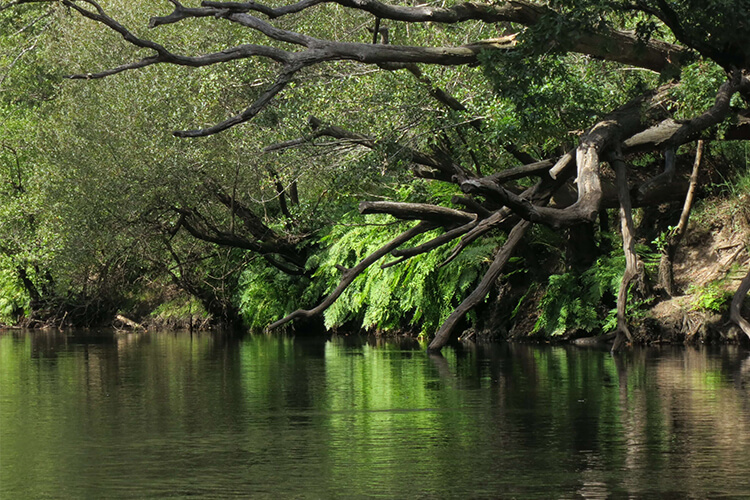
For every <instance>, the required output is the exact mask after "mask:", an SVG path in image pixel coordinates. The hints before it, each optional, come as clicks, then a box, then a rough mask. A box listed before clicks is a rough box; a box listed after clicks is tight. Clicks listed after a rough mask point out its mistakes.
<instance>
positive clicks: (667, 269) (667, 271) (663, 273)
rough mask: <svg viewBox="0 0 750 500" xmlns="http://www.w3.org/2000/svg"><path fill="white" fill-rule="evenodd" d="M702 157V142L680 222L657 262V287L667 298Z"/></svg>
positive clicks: (669, 237)
mask: <svg viewBox="0 0 750 500" xmlns="http://www.w3.org/2000/svg"><path fill="white" fill-rule="evenodd" d="M702 157H703V141H698V144H697V146H696V149H695V161H694V162H693V171H692V172H691V174H690V186H689V187H688V192H687V195H686V196H685V203H684V204H683V206H682V213H681V214H680V221H679V222H678V223H677V227H675V229H674V231H673V232H672V234H670V235H669V236H668V237H667V242H666V244H665V245H664V248H663V249H662V253H661V259H660V260H659V286H660V287H661V288H662V290H664V291H665V292H666V293H667V294H668V295H669V296H673V295H674V294H675V290H674V272H673V262H674V256H675V253H676V252H677V247H678V246H679V244H680V242H681V241H682V238H683V236H685V231H686V230H687V225H688V220H689V219H690V210H691V209H692V207H693V198H694V197H695V189H696V187H697V186H698V170H699V167H700V164H701V158H702Z"/></svg>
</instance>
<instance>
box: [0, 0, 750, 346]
mask: <svg viewBox="0 0 750 500" xmlns="http://www.w3.org/2000/svg"><path fill="white" fill-rule="evenodd" d="M0 9H1V10H0V61H1V62H0V199H1V201H0V323H4V324H6V325H8V326H13V325H20V326H27V327H44V326H48V327H49V326H54V327H63V326H95V325H111V324H113V323H114V324H120V325H123V324H127V326H129V327H140V326H141V325H159V326H170V325H171V326H189V327H191V328H193V327H207V326H218V325H221V326H224V327H236V328H256V329H269V330H277V329H282V328H293V329H295V331H298V332H305V331H312V330H320V329H323V328H325V329H342V330H348V331H351V330H358V329H365V330H370V331H375V332H379V333H385V332H410V333H413V334H415V335H420V336H422V337H423V338H424V339H425V340H430V344H429V347H430V349H440V348H441V347H442V346H444V345H445V344H446V343H447V342H449V341H450V340H452V339H455V338H457V337H458V336H461V335H463V336H471V335H478V336H482V335H492V336H499V337H514V338H520V337H528V336H532V337H535V338H545V339H549V338H576V337H588V336H594V335H600V336H603V337H605V338H608V339H610V340H611V339H614V345H613V349H618V348H619V347H620V346H622V345H623V344H624V343H625V342H629V341H630V342H632V341H634V340H635V341H638V340H643V339H646V338H649V335H651V336H652V337H651V338H653V335H654V334H656V335H657V336H658V335H661V336H666V337H668V338H670V339H671V338H672V337H670V335H671V334H670V333H669V332H672V331H674V332H677V331H679V332H678V333H681V334H683V335H684V336H687V337H690V336H695V335H696V334H697V333H698V332H703V333H705V331H706V328H707V327H706V325H707V324H709V323H711V322H713V323H712V324H714V325H718V326H717V328H719V329H721V330H722V332H726V331H729V330H732V329H731V328H730V329H729V330H728V326H727V325H728V323H729V321H730V320H731V321H732V322H733V323H734V325H735V326H734V327H732V328H733V331H734V335H735V338H737V333H738V332H744V333H745V334H747V335H748V336H750V324H749V323H747V322H746V321H745V320H744V319H743V318H742V306H743V300H744V299H745V296H746V294H747V291H748V289H749V288H750V273H747V271H748V265H750V262H749V261H748V252H747V243H748V241H747V234H748V233H747V229H748V227H749V226H750V210H748V207H747V199H748V196H749V195H750V172H748V156H749V155H750V147H749V146H748V144H749V143H748V139H750V73H748V71H750V43H748V42H750V40H748V35H747V34H748V33H749V32H750V5H749V4H748V3H747V2H746V1H744V0H711V1H709V2H703V1H701V2H699V1H697V0H568V1H547V2H529V1H523V0H511V1H499V2H488V3H473V2H471V3H459V2H434V3H427V4H418V3H413V2H404V3H402V4H399V5H397V4H390V3H383V2H380V1H376V0H301V1H299V2H297V3H285V2H271V3H268V4H266V3H256V2H244V3H242V2H215V1H208V0H206V1H203V2H201V3H200V4H197V3H196V4H195V5H183V4H181V3H180V2H178V1H177V0H170V1H169V2H158V3H157V2H142V1H135V2H123V1H120V0H112V1H107V2H102V3H97V2H95V1H93V0H61V1H45V0H16V1H14V2H10V3H6V4H4V5H2V7H0ZM746 273H747V274H746ZM665 332H666V333H665ZM722 335H726V334H725V333H722ZM743 336H744V335H743Z"/></svg>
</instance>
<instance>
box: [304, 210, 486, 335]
mask: <svg viewBox="0 0 750 500" xmlns="http://www.w3.org/2000/svg"><path fill="white" fill-rule="evenodd" d="M389 220H392V219H390V218H389V217H387V216H368V217H367V218H366V219H365V221H366V224H362V225H353V226H347V225H340V226H337V227H336V228H334V229H333V230H332V231H331V233H330V234H329V235H328V236H327V237H326V238H325V240H324V243H328V244H329V246H327V248H326V250H325V252H324V255H323V257H322V259H321V262H320V267H319V269H318V272H317V273H316V277H317V278H321V277H322V278H324V279H325V280H326V281H327V282H328V287H329V289H332V288H333V287H335V286H336V285H337V284H338V282H339V279H340V271H339V270H338V269H336V265H337V264H341V263H344V265H346V266H347V267H350V266H353V265H354V264H356V262H358V261H359V260H361V259H362V258H364V257H365V256H367V255H369V254H370V253H372V252H374V251H375V250H377V249H378V248H380V247H381V246H383V245H384V244H385V243H387V242H388V241H389V240H391V239H392V238H394V237H395V236H396V235H398V234H399V233H401V232H403V231H404V230H405V229H406V228H407V223H402V222H399V223H392V224H388V221H389ZM435 235H436V233H435V232H430V233H426V234H425V235H422V236H421V237H420V238H415V239H414V240H412V241H411V242H409V243H408V244H409V245H414V246H416V245H419V244H420V243H423V242H425V241H427V240H429V239H431V238H433V237H435ZM499 243H500V240H486V241H484V242H480V243H478V244H475V245H473V246H471V247H469V248H467V249H466V250H464V251H463V252H462V253H461V254H460V255H459V256H458V257H457V258H456V259H455V260H454V261H453V262H451V263H450V264H449V265H447V266H445V267H440V264H441V263H442V262H443V260H445V258H446V257H447V256H448V255H449V254H450V252H451V251H452V250H453V245H446V246H445V247H442V248H439V249H436V250H434V251H432V252H430V253H426V254H422V255H418V256H416V257H413V258H411V259H408V260H407V261H405V262H403V263H400V264H398V265H396V266H392V267H388V268H386V269H382V268H381V267H380V265H378V264H375V265H373V266H370V268H368V269H367V270H366V271H365V272H364V273H362V274H361V275H360V276H359V277H358V278H357V279H356V280H355V281H354V283H352V284H351V285H350V286H349V288H348V289H347V290H346V291H345V292H344V293H343V294H342V296H341V297H340V298H339V300H337V301H336V302H335V303H334V304H333V305H332V306H331V307H330V308H329V309H328V310H327V311H326V313H325V323H326V326H327V327H328V328H333V327H337V326H340V325H343V324H345V323H347V322H350V321H354V322H356V324H358V325H359V326H361V327H362V328H365V329H377V330H393V329H400V328H404V327H405V326H409V327H412V328H415V329H418V330H420V331H421V332H427V331H430V330H434V329H436V328H437V327H438V326H439V325H440V324H441V323H442V322H443V321H444V320H445V319H446V318H447V317H448V315H449V314H450V313H451V312H452V311H453V309H454V308H455V307H456V306H457V305H458V304H459V303H460V302H461V300H463V298H464V297H465V296H466V294H467V293H468V291H469V290H470V289H471V288H472V287H473V286H474V285H475V284H476V283H477V281H478V280H479V279H480V278H481V273H482V271H483V269H484V268H485V267H486V264H487V262H488V259H489V258H490V257H491V255H492V253H493V251H494V249H495V248H496V247H497V245H498V244H499ZM389 259H393V257H386V258H385V259H383V261H382V262H380V263H379V264H382V263H384V262H388V260H389Z"/></svg>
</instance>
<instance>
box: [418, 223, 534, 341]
mask: <svg viewBox="0 0 750 500" xmlns="http://www.w3.org/2000/svg"><path fill="white" fill-rule="evenodd" d="M529 227H531V223H530V222H528V221H521V222H519V223H518V224H517V225H516V227H514V228H513V230H512V231H511V232H510V234H508V239H507V240H506V242H505V244H504V245H503V247H502V248H501V249H500V250H499V251H498V252H497V254H495V259H494V260H493V261H492V264H491V265H490V268H489V269H488V270H487V273H486V274H485V275H484V277H483V278H482V281H481V282H480V283H479V285H478V286H477V287H476V288H475V289H474V291H473V292H471V293H470V294H469V296H468V297H466V298H465V299H464V301H463V302H461V304H460V305H459V306H458V307H456V309H455V310H454V311H453V312H452V313H451V314H450V316H448V319H446V320H445V322H444V323H443V324H442V326H441V327H440V328H439V329H438V331H437V333H435V338H433V339H432V342H430V345H429V346H428V350H430V351H439V350H440V349H442V348H443V346H444V345H445V344H446V343H448V340H449V339H450V337H451V334H452V333H453V331H454V330H455V328H456V326H457V325H458V323H459V322H460V321H461V320H462V319H463V318H464V316H465V315H466V313H467V312H469V311H470V310H472V309H473V308H474V307H476V306H477V304H479V303H480V302H481V301H483V300H484V299H485V297H487V294H488V293H489V292H490V289H491V288H492V285H493V284H494V283H495V281H496V280H497V278H498V277H499V276H500V273H502V271H503V268H504V267H505V264H507V263H508V259H510V257H511V256H512V255H513V251H514V250H515V248H516V245H518V243H519V242H520V241H521V239H522V238H523V235H524V234H525V233H526V230H527V229H528V228H529Z"/></svg>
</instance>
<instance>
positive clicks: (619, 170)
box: [610, 151, 643, 352]
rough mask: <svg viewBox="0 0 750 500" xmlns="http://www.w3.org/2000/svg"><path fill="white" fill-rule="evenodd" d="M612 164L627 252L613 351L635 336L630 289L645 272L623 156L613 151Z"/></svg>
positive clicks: (623, 243) (623, 239)
mask: <svg viewBox="0 0 750 500" xmlns="http://www.w3.org/2000/svg"><path fill="white" fill-rule="evenodd" d="M610 164H611V165H612V167H613V168H614V170H615V174H616V176H617V195H618V197H619V199H620V224H621V227H622V249H623V251H624V252H625V274H623V276H622V282H620V290H619V292H618V294H617V330H616V333H617V335H616V336H615V341H614V344H612V352H617V351H618V350H620V348H621V347H622V346H623V344H625V342H626V341H628V342H632V341H633V336H632V335H631V334H630V329H628V324H627V319H626V317H625V312H626V308H627V303H628V289H629V288H630V285H631V283H632V282H633V280H634V279H635V278H636V277H638V275H639V274H642V273H643V264H641V262H640V261H639V259H638V255H637V254H636V253H635V238H634V237H633V234H634V233H635V225H634V224H633V213H632V211H633V210H632V205H631V202H630V192H629V191H628V177H627V167H626V165H625V162H624V161H623V160H622V157H621V156H620V154H619V151H618V152H617V153H613V154H612V155H611V157H610Z"/></svg>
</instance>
